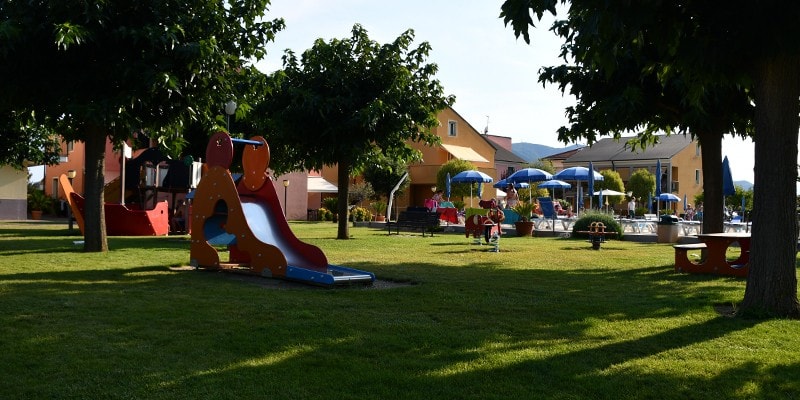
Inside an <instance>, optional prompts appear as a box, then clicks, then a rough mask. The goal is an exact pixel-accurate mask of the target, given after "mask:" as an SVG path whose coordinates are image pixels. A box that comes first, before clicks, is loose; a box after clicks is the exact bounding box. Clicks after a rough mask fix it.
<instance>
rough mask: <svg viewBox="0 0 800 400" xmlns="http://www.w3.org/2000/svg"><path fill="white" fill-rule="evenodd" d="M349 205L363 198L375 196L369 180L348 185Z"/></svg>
mask: <svg viewBox="0 0 800 400" xmlns="http://www.w3.org/2000/svg"><path fill="white" fill-rule="evenodd" d="M349 193H350V199H349V200H350V201H349V204H350V205H351V206H354V205H357V204H361V202H363V201H364V200H367V199H369V198H372V197H373V196H375V191H373V190H372V185H370V184H369V182H357V183H354V184H351V185H350V189H349Z"/></svg>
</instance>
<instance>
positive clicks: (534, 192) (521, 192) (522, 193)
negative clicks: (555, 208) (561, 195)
mask: <svg viewBox="0 0 800 400" xmlns="http://www.w3.org/2000/svg"><path fill="white" fill-rule="evenodd" d="M532 187H533V189H531V188H530V187H529V188H522V189H517V196H519V198H520V200H530V199H532V200H533V201H536V199H537V198H539V197H550V191H549V190H547V189H546V188H542V189H539V188H538V187H537V186H535V185H534V186H532Z"/></svg>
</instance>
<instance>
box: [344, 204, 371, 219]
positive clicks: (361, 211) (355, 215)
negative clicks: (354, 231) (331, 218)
mask: <svg viewBox="0 0 800 400" xmlns="http://www.w3.org/2000/svg"><path fill="white" fill-rule="evenodd" d="M348 219H349V220H350V222H360V221H371V220H372V213H371V212H369V210H367V209H366V208H364V207H353V208H352V209H351V210H350V216H349V217H348Z"/></svg>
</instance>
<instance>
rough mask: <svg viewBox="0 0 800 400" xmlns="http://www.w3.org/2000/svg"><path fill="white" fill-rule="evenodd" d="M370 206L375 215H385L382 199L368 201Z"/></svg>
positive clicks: (384, 203) (384, 204)
mask: <svg viewBox="0 0 800 400" xmlns="http://www.w3.org/2000/svg"><path fill="white" fill-rule="evenodd" d="M370 207H372V209H373V210H375V214H377V215H383V216H385V215H386V202H384V201H374V202H372V203H370Z"/></svg>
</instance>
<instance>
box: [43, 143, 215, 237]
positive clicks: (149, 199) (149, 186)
mask: <svg viewBox="0 0 800 400" xmlns="http://www.w3.org/2000/svg"><path fill="white" fill-rule="evenodd" d="M195 164H197V165H195ZM159 165H164V167H163V168H160V167H159ZM193 167H194V169H197V168H199V163H193V162H192V160H191V159H190V158H189V159H187V160H170V159H168V158H167V157H165V156H164V155H163V154H162V153H161V152H160V151H159V150H158V149H157V148H149V149H146V150H145V151H143V152H142V153H141V154H140V155H139V156H138V157H136V158H135V159H133V160H131V161H130V162H128V163H126V164H124V168H123V171H124V172H123V174H124V175H121V176H120V177H119V178H117V179H114V180H112V181H111V182H109V183H108V184H107V185H106V186H105V188H104V193H103V197H104V198H105V203H104V211H105V218H106V234H107V235H109V236H162V235H167V234H169V233H170V217H171V216H172V214H173V212H174V211H173V210H171V209H170V206H169V203H168V202H167V201H163V200H162V201H159V200H158V193H159V192H167V193H171V194H172V204H173V207H174V205H175V204H176V195H177V194H179V193H187V192H188V191H189V190H190V187H191V186H192V185H191V175H192V173H191V171H192V169H193ZM123 176H124V177H125V179H122V177H123ZM58 182H59V184H60V185H61V188H62V190H63V191H64V194H65V197H66V200H67V202H68V203H69V207H70V208H71V210H72V215H73V216H74V218H75V221H76V222H77V224H78V228H79V229H80V231H81V233H83V232H84V215H85V214H84V212H85V199H84V197H83V196H81V195H80V194H78V193H76V192H75V190H74V188H73V187H72V183H71V182H70V181H69V179H68V178H67V177H66V175H61V176H60V177H59V179H58ZM123 182H124V186H125V188H124V190H123V187H122V186H123Z"/></svg>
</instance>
